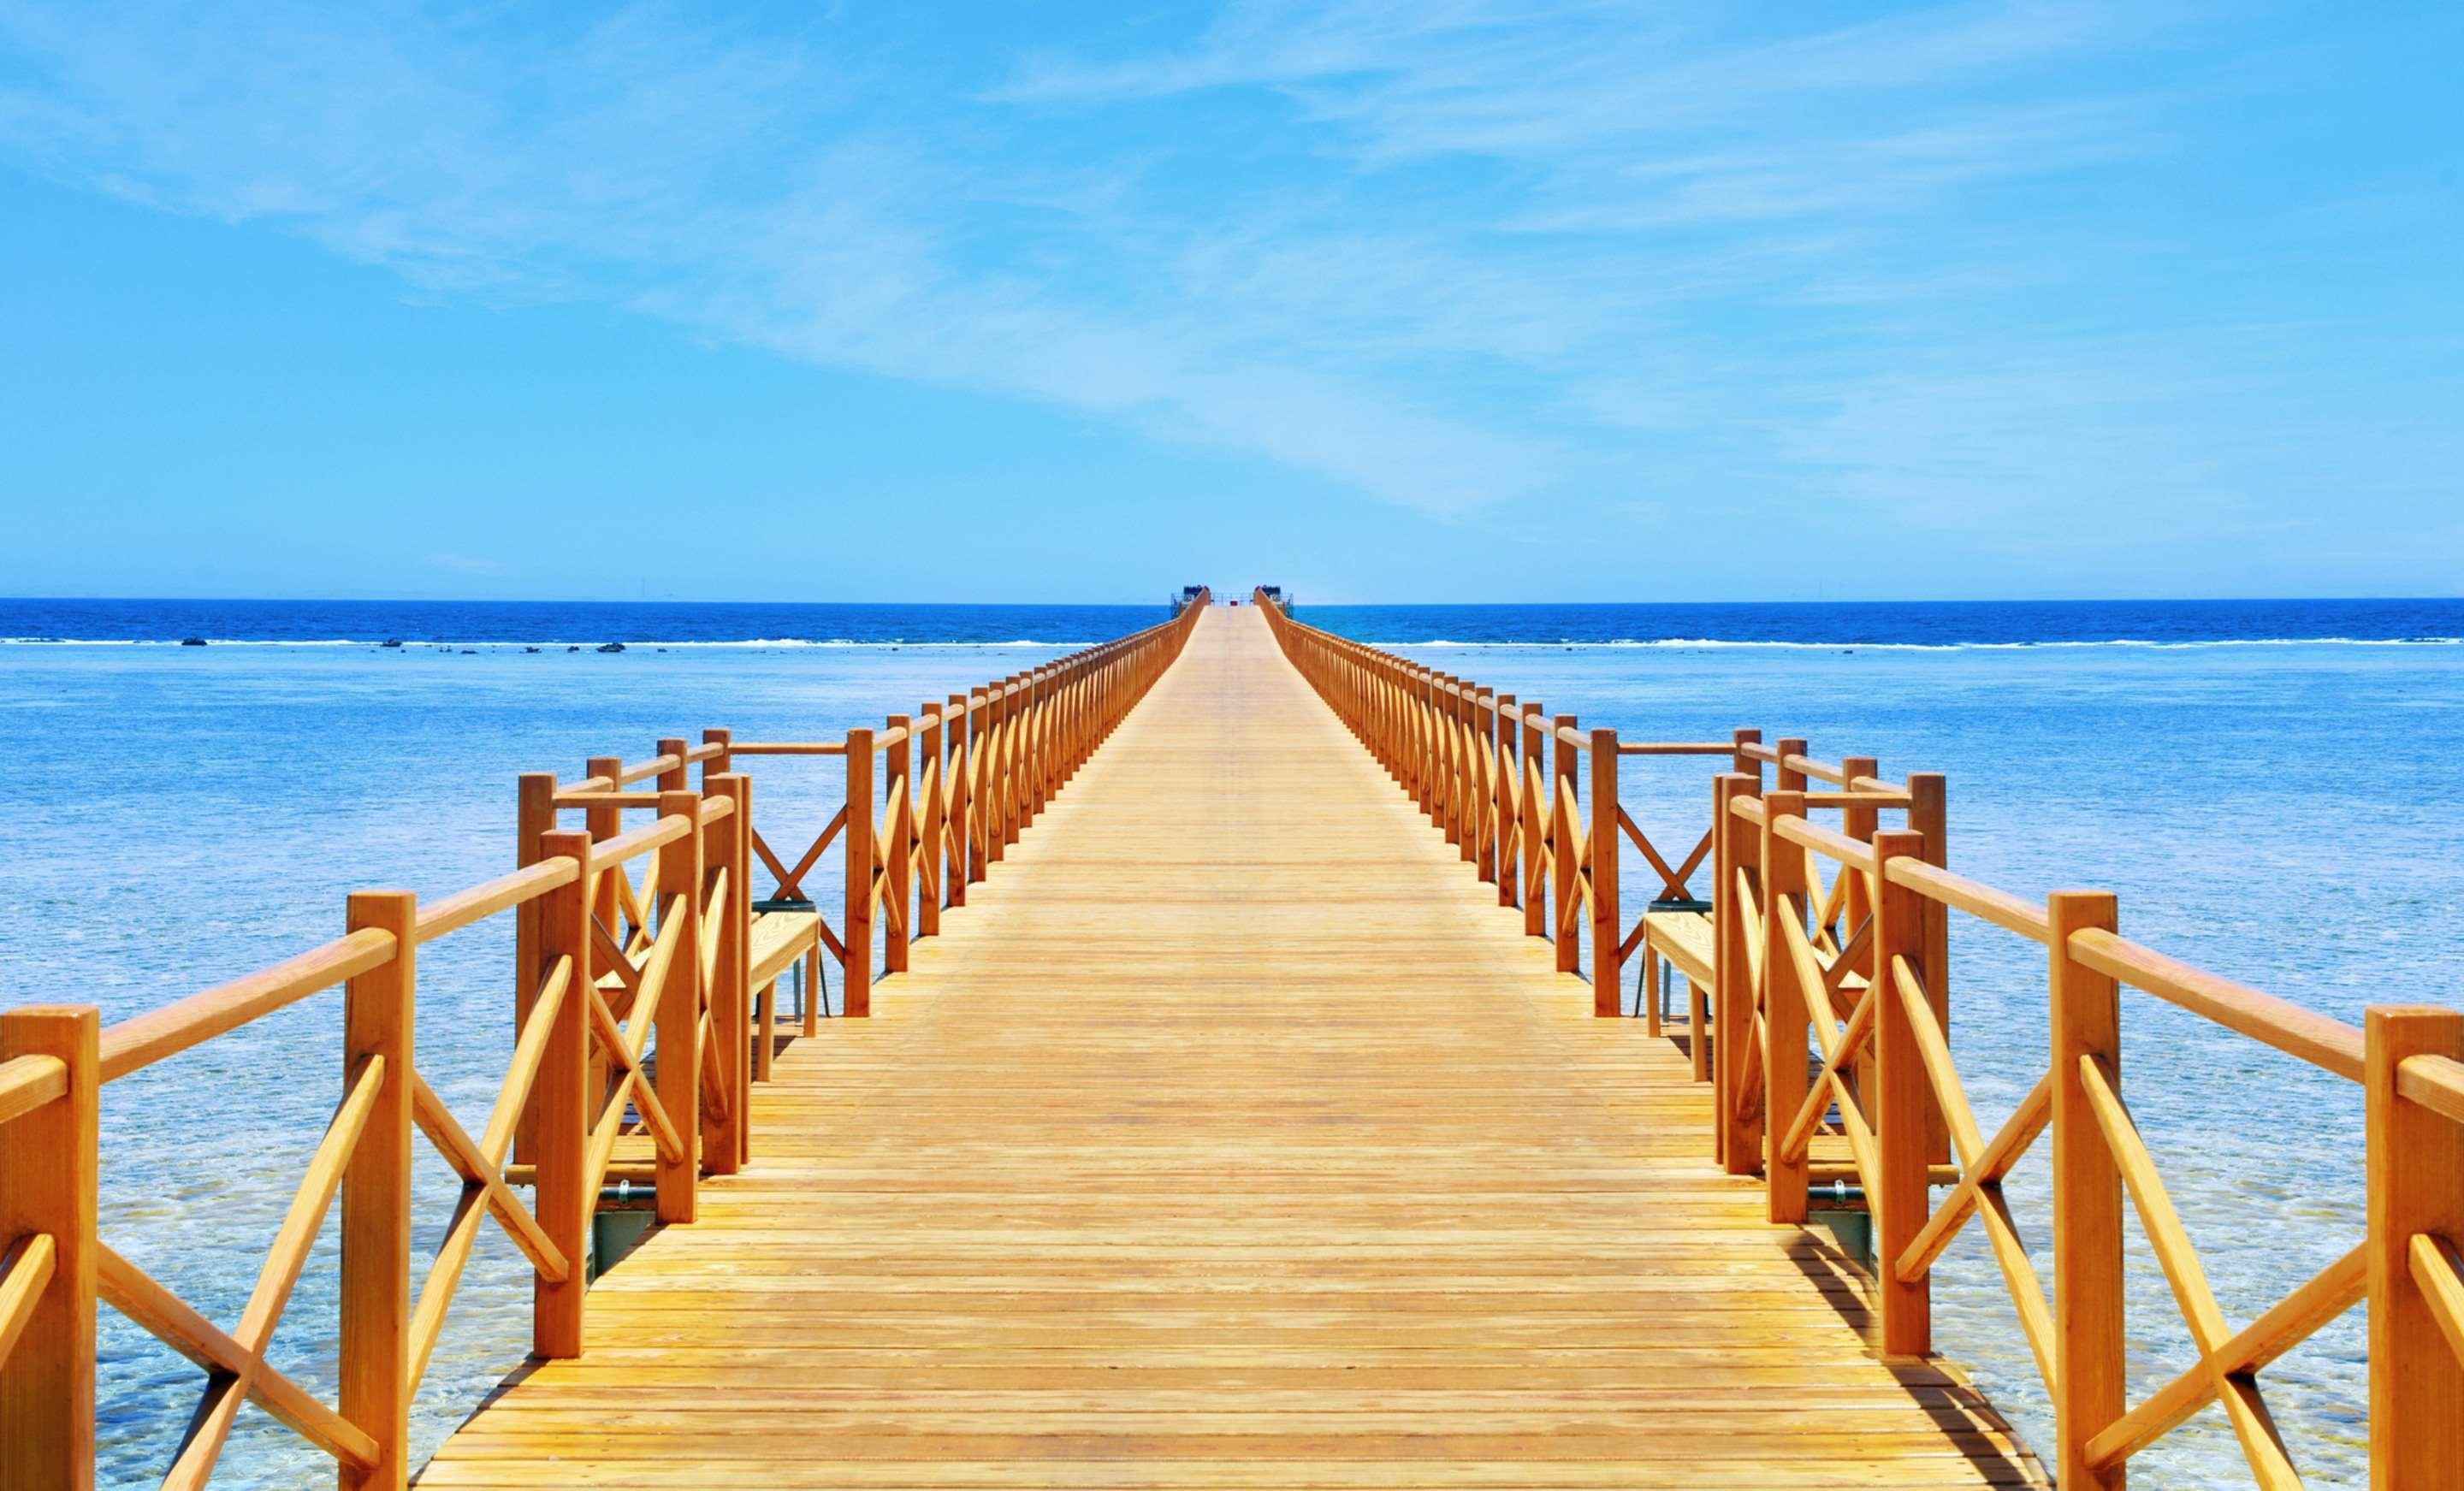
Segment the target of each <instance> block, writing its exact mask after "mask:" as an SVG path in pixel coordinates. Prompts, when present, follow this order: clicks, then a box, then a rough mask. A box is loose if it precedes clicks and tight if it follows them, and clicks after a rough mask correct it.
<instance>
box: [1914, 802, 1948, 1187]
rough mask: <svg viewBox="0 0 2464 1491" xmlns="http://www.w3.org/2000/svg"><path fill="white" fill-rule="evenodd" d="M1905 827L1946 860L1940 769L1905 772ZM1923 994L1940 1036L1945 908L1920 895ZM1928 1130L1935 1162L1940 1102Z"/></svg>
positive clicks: (1940, 1154) (1935, 859) (1943, 1130)
mask: <svg viewBox="0 0 2464 1491" xmlns="http://www.w3.org/2000/svg"><path fill="white" fill-rule="evenodd" d="M1908 827H1909V829H1910V830H1912V831H1913V832H1914V833H1916V835H1917V836H1918V837H1919V838H1921V839H1923V840H1924V841H1925V848H1924V850H1923V851H1922V852H1923V853H1924V856H1925V863H1926V864H1928V865H1931V866H1934V867H1935V868H1937V869H1946V868H1948V867H1949V865H1950V809H1949V787H1948V783H1947V780H1946V779H1945V778H1944V777H1943V774H1942V773H1940V772H1910V773H1908ZM1924 910H1925V939H1924V945H1925V998H1926V999H1928V1000H1929V1001H1931V1002H1932V1004H1933V1018H1934V1020H1935V1022H1936V1023H1938V1024H1940V1025H1941V1026H1942V1032H1943V1036H1944V1038H1945V1039H1947V1038H1948V1037H1949V1035H1950V908H1949V907H1947V906H1945V905H1943V904H1942V903H1941V902H1939V901H1937V900H1935V899H1933V898H1932V897H1931V896H1927V897H1925V902H1924ZM1925 1124H1926V1131H1927V1132H1928V1133H1929V1134H1930V1135H1931V1137H1930V1138H1928V1139H1927V1140H1926V1142H1925V1152H1926V1153H1928V1154H1930V1155H1932V1156H1933V1162H1934V1163H1935V1164H1937V1165H1939V1164H1942V1163H1943V1162H1945V1161H1947V1160H1948V1159H1949V1158H1950V1128H1949V1123H1948V1121H1947V1119H1945V1118H1944V1116H1943V1111H1942V1108H1941V1107H1939V1106H1936V1107H1933V1108H1932V1109H1931V1110H1930V1114H1929V1116H1928V1117H1927V1119H1926V1120H1925Z"/></svg>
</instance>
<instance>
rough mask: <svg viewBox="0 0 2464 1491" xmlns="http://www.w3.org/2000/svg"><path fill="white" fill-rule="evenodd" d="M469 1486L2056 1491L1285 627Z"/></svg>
mask: <svg viewBox="0 0 2464 1491" xmlns="http://www.w3.org/2000/svg"><path fill="white" fill-rule="evenodd" d="M968 900H969V904H968V906H967V908H966V910H963V911H953V912H951V913H950V914H949V916H948V918H947V919H946V920H945V922H944V924H943V925H944V928H945V933H944V935H942V936H941V937H939V938H937V939H934V940H930V941H927V942H924V943H921V944H919V945H918V947H917V949H916V952H915V955H914V965H913V972H912V973H910V974H907V975H903V976H898V977H895V978H891V979H889V980H887V981H885V982H884V983H882V984H881V985H880V986H879V988H878V990H877V991H876V994H875V997H874V1006H873V1007H874V1011H875V1013H874V1015H873V1017H872V1018H871V1019H870V1020H840V1021H835V1022H832V1023H830V1024H827V1025H825V1027H824V1029H823V1032H822V1034H821V1036H820V1038H818V1039H816V1040H809V1041H803V1042H798V1043H797V1044H796V1045H795V1046H794V1047H793V1048H792V1049H790V1050H789V1051H788V1052H787V1053H786V1055H785V1056H784V1057H782V1058H781V1061H780V1063H779V1065H778V1069H777V1079H776V1081H774V1082H773V1083H771V1084H769V1085H765V1086H763V1087H760V1088H759V1089H758V1096H757V1098H756V1102H757V1104H758V1105H759V1112H758V1115H757V1119H756V1124H755V1132H756V1133H757V1134H758V1135H759V1140H758V1148H757V1151H756V1153H755V1156H754V1160H753V1163H752V1164H751V1165H750V1166H749V1167H748V1168H747V1169H746V1170H745V1172H744V1173H741V1174H739V1175H737V1176H734V1177H730V1178H725V1179H718V1180H715V1181H712V1182H710V1183H709V1184H707V1185H706V1186H705V1188H704V1189H703V1191H702V1193H701V1219H700V1220H699V1221H698V1222H696V1223H695V1224H693V1225H692V1226H690V1227H677V1228H671V1229H668V1230H666V1231H664V1232H661V1233H658V1234H655V1235H653V1236H652V1237H651V1238H650V1239H649V1240H647V1241H646V1242H645V1243H644V1244H643V1245H642V1246H641V1248H640V1249H639V1250H638V1251H637V1252H636V1253H635V1254H634V1255H633V1256H632V1257H631V1258H629V1259H628V1260H627V1261H625V1262H624V1263H623V1264H622V1265H621V1266H619V1267H618V1268H617V1269H615V1271H614V1272H612V1273H611V1274H609V1275H608V1276H607V1277H606V1278H605V1280H604V1281H603V1282H602V1283H600V1284H599V1285H598V1286H597V1287H596V1288H595V1289H594V1290H593V1291H592V1294H591V1297H590V1316H589V1339H588V1349H587V1352H586V1354H585V1355H584V1356H583V1358H581V1359H580V1360H577V1361H571V1362H557V1363H546V1364H534V1365H533V1366H532V1367H529V1368H526V1369H524V1370H523V1371H521V1372H520V1373H517V1375H516V1377H515V1378H514V1379H512V1380H511V1381H509V1382H508V1383H507V1384H506V1386H505V1387H503V1388H502V1389H500V1390H499V1391H498V1392H496V1393H495V1394H494V1395H493V1396H492V1397H491V1399H490V1400H489V1402H488V1403H487V1405H486V1406H485V1407H484V1408H482V1409H481V1410H480V1411H479V1412H478V1413H477V1414H474V1415H473V1418H472V1419H471V1420H470V1422H469V1423H468V1424H466V1425H465V1426H464V1427H463V1428H462V1429H461V1430H460V1432H459V1433H457V1434H456V1435H455V1436H453V1437H452V1439H451V1441H450V1442H448V1443H447V1444H446V1446H445V1447H444V1449H443V1450H442V1451H441V1452H440V1453H439V1454H438V1455H437V1457H436V1458H435V1459H434V1461H433V1462H432V1463H431V1465H430V1466H429V1469H428V1471H427V1472H426V1474H425V1478H424V1483H425V1484H426V1485H428V1486H430V1487H435V1488H444V1487H491V1486H502V1487H513V1486H546V1485H556V1486H565V1485H573V1486H640V1487H652V1486H656V1487H741V1488H746V1491H753V1488H768V1487H824V1486H865V1487H891V1486H900V1487H924V1486H982V1487H1009V1486H1035V1485H1072V1486H1121V1487H1125V1486H1144V1485H1171V1486H1176V1487H1197V1486H1227V1487H1228V1486H1326V1487H1337V1486H1370V1485H1379V1486H1386V1485H1421V1486H1439V1485H1443V1486H1483V1487H1485V1486H1495V1487H1505V1486H1516V1487H1530V1486H1565V1487H1576V1486H1585V1487H1588V1486H1613V1485H1615V1486H1636V1485H1642V1486H1721V1487H1779V1486H1954V1485H1980V1484H2035V1483H2041V1475H2040V1472H2039V1471H2038V1468H2037V1466H2036V1464H2035V1460H2034V1459H2033V1458H2030V1457H2028V1456H2027V1455H2026V1454H2025V1453H2024V1452H2023V1451H2021V1450H2019V1449H2018V1448H2017V1447H2016V1446H2015V1445H2014V1443H2013V1440H2012V1438H2011V1436H2009V1435H2008V1434H2007V1432H2005V1430H2004V1429H2003V1428H2002V1426H2001V1422H2000V1420H1999V1419H1998V1418H1997V1417H1996V1416H1995V1415H1994V1414H1993V1413H1992V1411H1991V1409H1990V1408H1989V1407H1987V1406H1986V1405H1985V1404H1984V1403H1983V1402H1981V1401H1980V1400H1979V1398H1978V1397H1977V1395H1976V1394H1975V1393H1974V1392H1972V1391H1971V1390H1969V1388H1967V1387H1966V1386H1965V1385H1964V1384H1962V1383H1961V1382H1960V1381H1959V1380H1958V1379H1957V1378H1956V1377H1955V1376H1954V1375H1952V1374H1949V1373H1947V1372H1946V1371H1945V1370H1941V1369H1939V1368H1936V1367H1932V1366H1925V1365H1905V1366H1891V1365H1885V1364H1883V1363H1881V1362H1880V1361H1878V1360H1877V1359H1876V1358H1875V1357H1874V1356H1873V1355H1872V1354H1871V1353H1870V1352H1869V1351H1868V1349H1867V1348H1866V1347H1865V1344H1864V1342H1863V1340H1862V1339H1861V1337H1860V1335H1859V1330H1860V1329H1861V1327H1862V1325H1863V1309H1862V1305H1861V1303H1860V1296H1859V1292H1858V1290H1857V1288H1856V1287H1855V1285H1854V1284H1853V1283H1851V1282H1850V1281H1848V1280H1847V1279H1846V1277H1845V1276H1844V1274H1843V1272H1842V1270H1841V1268H1840V1266H1839V1264H1838V1262H1837V1254H1836V1253H1834V1252H1833V1251H1832V1250H1831V1249H1830V1247H1829V1246H1828V1243H1827V1240H1826V1241H1817V1240H1816V1239H1815V1236H1813V1235H1810V1234H1808V1233H1807V1232H1806V1231H1804V1230H1803V1229H1800V1228H1796V1227H1774V1226H1771V1225H1769V1224H1767V1223H1766V1222H1764V1221H1763V1220H1762V1219H1761V1217H1762V1198H1761V1194H1760V1190H1759V1188H1758V1187H1757V1186H1756V1185H1755V1184H1753V1183H1751V1182H1749V1181H1744V1180H1737V1179H1731V1178H1729V1177H1727V1176H1725V1175H1723V1174H1721V1173H1719V1172H1718V1171H1717V1170H1716V1168H1715V1167H1713V1166H1712V1165H1711V1164H1710V1163H1709V1162H1708V1160H1707V1158H1706V1155H1705V1148H1706V1146H1705V1134H1706V1133H1707V1132H1708V1127H1707V1123H1706V1120H1705V1104H1706V1103H1707V1097H1706V1095H1705V1092H1706V1089H1705V1088H1703V1087H1701V1086H1699V1085H1695V1084H1694V1083H1692V1082H1691V1081H1690V1080H1689V1077H1688V1071H1687V1067H1686V1064H1685V1062H1684V1060H1683V1056H1682V1055H1681V1054H1680V1053H1679V1052H1677V1051H1676V1050H1675V1049H1674V1048H1673V1047H1671V1046H1670V1045H1668V1044H1667V1043H1665V1042H1655V1041H1650V1040H1647V1039H1646V1038H1645V1037H1644V1035H1643V1033H1642V1027H1641V1024H1640V1022H1639V1021H1635V1020H1596V1019H1594V1018H1593V1016H1592V1014H1591V995H1590V992H1589V989H1588V987H1587V986H1586V985H1584V984H1582V983H1580V982H1579V981H1577V980H1575V979H1573V977H1571V976H1562V975H1559V974H1556V973H1554V972H1553V971H1552V970H1551V960H1550V955H1549V951H1548V948H1547V946H1546V945H1545V944H1543V943H1540V942H1537V941H1534V940H1531V939H1528V938H1526V937H1524V936H1523V935H1522V934H1521V925H1522V923H1521V918H1520V915H1519V914H1518V913H1515V912H1511V911H1506V910H1499V909H1498V908H1497V906H1496V891H1495V889H1494V888H1493V887H1489V886H1485V885H1481V884H1480V883H1478V881H1477V880H1476V879H1475V878H1474V876H1473V873H1472V870H1471V868H1470V866H1466V865H1463V863H1461V861H1460V860H1459V859H1458V858H1457V856H1456V853H1455V851H1454V850H1452V849H1451V848H1449V847H1448V846H1447V845H1445V844H1444V843H1443V841H1442V839H1441V837H1440V836H1438V835H1437V834H1436V833H1435V832H1433V831H1432V830H1431V829H1430V828H1429V826H1428V825H1427V822H1426V821H1425V820H1424V819H1422V818H1421V817H1420V816H1419V814H1418V813H1417V812H1416V811H1415V810H1414V809H1413V808H1412V807H1411V806H1410V804H1409V803H1408V802H1407V801H1406V800H1404V798H1403V797H1402V795H1401V794H1400V792H1399V791H1398V790H1397V788H1396V787H1395V786H1394V784H1393V783H1392V782H1391V781H1390V780H1389V779H1388V778H1386V776H1385V774H1384V773H1383V772H1382V771H1381V770H1380V769H1379V768H1378V767H1377V766H1376V765H1375V763H1374V762H1373V761H1372V760H1371V759H1370V757H1369V756H1367V754H1366V753H1364V752H1363V751H1361V750H1360V749H1359V748H1358V747H1357V746H1356V745H1355V744H1354V743H1353V741H1352V740H1351V738H1350V736H1349V735H1347V734H1346V733H1345V732H1344V730H1343V729H1342V727H1341V726H1340V725H1339V724H1337V723H1336V721H1335V719H1334V717H1333V716H1332V715H1331V713H1329V712H1328V711H1327V710H1326V708H1325V707H1324V706H1323V705H1322V704H1321V703H1320V702H1319V701H1318V700H1317V699H1316V697H1315V696H1314V695H1313V694H1312V693H1311V692H1310V691H1309V689H1308V687H1307V685H1306V684H1304V683H1303V682H1302V680H1301V679H1300V677H1299V676H1298V675H1297V674H1296V673H1294V672H1293V671H1292V669H1290V668H1289V667H1288V666H1287V664H1286V663H1285V662H1284V661H1283V659H1282V657H1281V656H1280V654H1279V653H1278V652H1277V651H1276V649H1275V647H1274V644H1273V642H1272V641H1271V639H1270V638H1269V636H1268V634H1267V632H1266V629H1265V625H1264V624H1263V623H1262V622H1261V621H1260V619H1259V617H1258V614H1257V613H1256V612H1255V611H1254V610H1252V609H1250V608H1247V607H1243V608H1240V609H1236V610H1217V611H1214V612H1212V613H1210V614H1209V615H1207V616H1206V618H1205V620H1204V622H1203V623H1202V625H1200V626H1199V630H1198V632H1197V634H1196V636H1195V637H1194V638H1193V639H1192V642H1191V644H1190V647H1189V649H1188V651H1187V653H1186V654H1185V655H1184V656H1183V657H1182V659H1181V660H1180V662H1179V663H1178V664H1177V666H1176V667H1175V669H1174V670H1173V671H1172V672H1171V673H1170V674H1169V675H1168V676H1167V677H1165V678H1164V679H1163V680H1162V681H1161V682H1160V683H1158V684H1157V686H1156V687H1155V691H1154V692H1153V693H1152V694H1151V695H1150V696H1149V697H1148V699H1147V700H1146V701H1145V702H1144V703H1142V704H1141V705H1140V706H1139V707H1138V708H1137V710H1136V711H1135V712H1134V713H1133V715H1132V716H1131V717H1130V719H1129V720H1128V721H1127V723H1125V724H1124V725H1123V726H1122V728H1121V729H1120V731H1119V732H1118V733H1117V734H1116V735H1114V736H1113V738H1112V739H1111V741H1110V742H1109V743H1107V744H1106V745H1105V746H1104V748H1103V749H1102V750H1101V751H1100V752H1098V753H1097V755H1096V756H1095V757H1094V759H1093V760H1092V761H1091V762H1090V763H1089V765H1088V766H1087V767H1086V768H1085V769H1084V770H1083V771H1082V772H1081V774H1080V776H1079V778H1078V779H1077V780H1076V781H1075V782H1073V783H1072V784H1071V785H1070V786H1069V788H1068V789H1067V791H1065V792H1064V793H1062V794H1061V796H1060V797H1059V798H1058V799H1057V800H1055V802H1054V805H1053V806H1052V808H1051V809H1050V811H1049V813H1048V815H1047V816H1046V817H1045V818H1044V819H1043V820H1041V821H1040V822H1038V823H1037V824H1036V825H1035V826H1033V827H1032V828H1030V829H1028V830H1027V831H1026V834H1025V836H1024V838H1023V840H1022V842H1021V843H1020V844H1018V845H1017V846H1016V847H1015V848H1014V849H1013V850H1012V851H1011V853H1010V856H1009V858H1008V859H1007V860H1006V861H1005V862H1004V863H1002V864H1001V865H998V866H994V867H993V870H992V878H991V879H990V881H989V882H988V883H986V884H985V885H982V886H979V887H977V888H974V889H973V890H972V891H971V892H970V895H969V898H968Z"/></svg>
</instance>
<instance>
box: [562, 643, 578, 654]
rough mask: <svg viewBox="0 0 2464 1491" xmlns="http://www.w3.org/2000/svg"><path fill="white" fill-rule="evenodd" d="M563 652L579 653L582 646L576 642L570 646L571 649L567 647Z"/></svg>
mask: <svg viewBox="0 0 2464 1491" xmlns="http://www.w3.org/2000/svg"><path fill="white" fill-rule="evenodd" d="M564 650H566V651H567V652H579V651H581V650H582V644H581V643H578V642H577V643H575V644H574V645H573V646H571V647H567V648H565V649H564Z"/></svg>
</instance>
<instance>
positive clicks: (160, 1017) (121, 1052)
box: [102, 931, 395, 1083]
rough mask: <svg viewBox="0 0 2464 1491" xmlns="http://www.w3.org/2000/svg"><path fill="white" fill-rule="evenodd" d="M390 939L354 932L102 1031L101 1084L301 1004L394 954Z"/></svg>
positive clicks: (384, 934)
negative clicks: (320, 991) (280, 1010)
mask: <svg viewBox="0 0 2464 1491" xmlns="http://www.w3.org/2000/svg"><path fill="white" fill-rule="evenodd" d="M394 948H395V942H394V938H393V935H392V933H390V932H373V931H369V932H351V933H349V934H348V935H346V936H341V937H337V938H335V939H334V940H333V941H331V942H328V943H326V944H325V945H324V946H322V947H317V948H311V949H309V950H308V951H307V952H305V953H302V954H299V955H298V956H297V957H291V958H285V959H284V960H282V961H281V962H279V963H276V964H275V965H274V966H273V967H271V968H264V969H259V970H258V971H257V972H255V973H253V974H250V975H248V976H244V977H240V978H234V979H232V980H231V982H230V983H227V984H220V985H217V986H216V987H214V988H211V989H208V990H206V991H204V992H203V993H200V994H192V995H190V996H188V998H185V999H180V1000H177V1001H176V1002H173V1003H170V1004H165V1005H164V1006H163V1007H162V1008H160V1009H154V1010H148V1011H146V1012H145V1013H144V1014H143V1015H137V1016H132V1017H131V1018H129V1019H127V1020H121V1021H120V1022H119V1023H117V1024H115V1025H112V1026H110V1027H108V1028H106V1029H105V1030H104V1031H103V1032H102V1080H103V1081H104V1082H106V1083H109V1082H117V1081H119V1080H120V1079H121V1078H122V1077H125V1076H127V1075H128V1074H129V1073H130V1072H133V1071H139V1070H142V1069H143V1068H145V1067H147V1066H151V1065H153V1064H154V1063H156V1062H159V1061H162V1060H163V1059H165V1057H171V1056H177V1055H179V1054H180V1053H181V1052H183V1051H186V1050H187V1049H188V1048H190V1047H191V1046H195V1045H199V1044H201V1043H203V1042H208V1041H210V1040H212V1039H213V1038H214V1037H216V1036H219V1035H221V1034H223V1033H224V1032H226V1031H231V1030H236V1029H238V1028H239V1027H240V1026H242V1025H245V1024H247V1023H248V1022H249V1021H251V1020H258V1019H261V1018H262V1017H264V1016H267V1015H271V1014H273V1013H274V1012H275V1011H276V1010H279V1009H283V1008H286V1007H288V1006H290V1005H293V1004H297V1003H298V1002H299V1001H300V1000H301V999H304V998H308V997H309V996H310V995H312V994H315V993H317V992H319V990H323V989H330V988H332V987H334V985H336V984H338V983H341V982H342V981H343V980H345V979H348V978H355V977H358V976H360V975H362V974H364V973H366V972H368V971H369V970H370V969H374V968H377V967H380V966H382V965H383V964H385V963H386V962H388V961H390V960H391V959H392V957H393V955H394Z"/></svg>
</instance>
